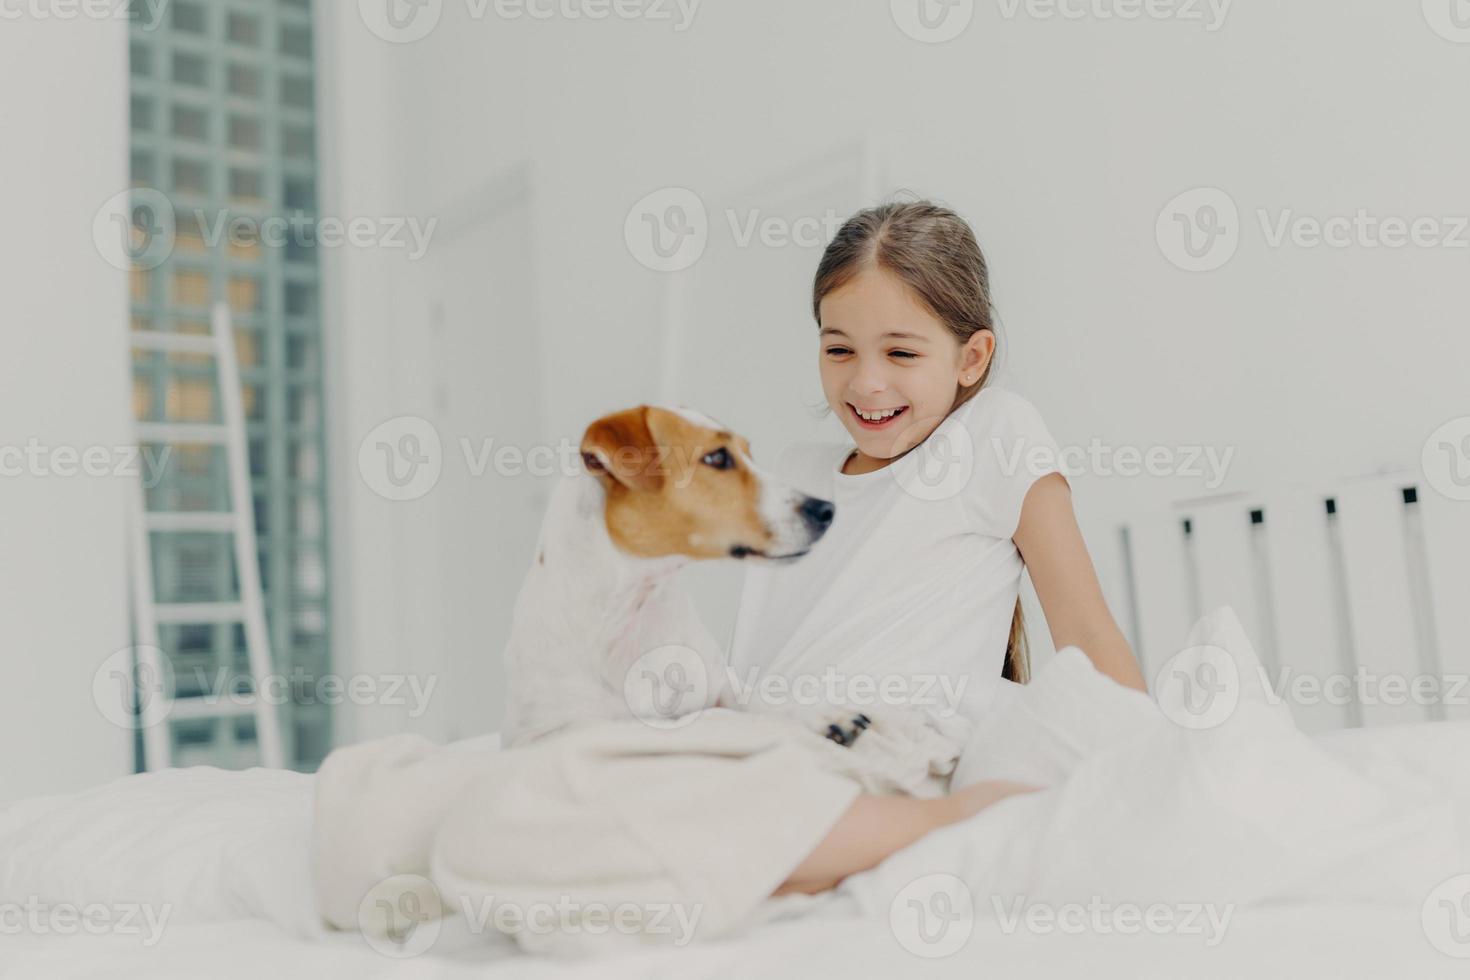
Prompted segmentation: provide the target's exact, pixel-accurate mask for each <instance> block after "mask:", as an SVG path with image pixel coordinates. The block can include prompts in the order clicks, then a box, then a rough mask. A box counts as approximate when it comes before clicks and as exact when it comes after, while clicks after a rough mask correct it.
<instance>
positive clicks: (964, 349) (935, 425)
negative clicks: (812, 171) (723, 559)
mask: <svg viewBox="0 0 1470 980" xmlns="http://www.w3.org/2000/svg"><path fill="white" fill-rule="evenodd" d="M812 301H813V313H814V315H815V317H816V322H817V327H818V331H817V336H818V365H819V373H820V375H821V382H822V391H823V394H824V395H825V396H826V401H827V404H828V406H829V407H830V409H831V410H832V411H833V412H835V413H836V414H837V417H838V419H839V420H840V421H841V422H842V425H843V427H844V428H845V429H846V430H847V433H848V434H849V435H850V436H851V442H850V443H842V444H815V445H813V444H801V445H797V446H794V447H791V448H790V449H788V450H787V451H786V452H785V453H783V454H782V455H781V457H780V459H779V460H778V462H777V463H776V467H775V468H776V469H777V470H778V471H780V472H782V473H783V475H786V476H788V477H789V478H791V479H792V480H794V481H795V482H797V483H798V484H799V485H801V486H802V487H803V489H806V490H809V491H810V492H811V493H814V494H817V495H818V496H822V497H825V498H827V499H829V500H832V501H834V502H835V503H836V511H837V514H836V520H835V521H834V523H833V526H832V528H831V530H830V531H829V532H828V533H827V535H826V537H825V538H824V539H823V540H822V541H821V543H820V544H819V545H818V546H817V547H816V548H815V549H814V550H813V552H812V553H811V554H810V555H808V556H807V557H806V558H804V559H803V560H802V561H800V562H797V563H795V564H794V565H790V566H785V567H776V568H767V567H761V568H754V567H753V568H751V569H750V571H749V572H748V573H747V578H746V588H745V590H744V593H743V595H742V601H741V609H740V613H739V616H738V618H737V628H736V634H735V641H734V643H733V644H732V653H731V663H732V666H733V667H734V668H735V671H736V674H737V676H738V675H739V674H740V673H741V672H742V671H745V672H751V671H754V672H758V673H775V674H779V675H782V676H784V677H786V678H787V679H788V680H790V679H794V678H796V677H800V676H803V675H809V674H817V673H822V674H827V675H830V674H832V673H833V672H834V671H836V672H837V673H838V674H839V679H840V677H843V676H845V677H847V678H849V679H851V678H859V677H860V678H864V683H865V684H867V681H868V679H871V680H872V681H873V682H876V683H886V684H888V687H887V688H886V690H887V691H889V692H893V693H894V694H895V695H896V696H899V697H903V696H905V695H907V696H908V700H909V702H910V703H913V704H916V705H917V706H921V707H927V708H928V709H929V710H930V711H931V712H937V713H941V714H942V713H945V712H949V713H953V714H958V715H960V716H961V717H962V718H966V719H969V720H972V721H973V720H974V719H975V718H977V717H978V716H979V714H980V713H981V712H983V711H984V710H985V706H986V704H987V703H989V701H990V700H991V698H992V697H993V695H994V694H995V691H996V688H997V686H998V685H1000V684H1002V683H1004V682H1005V681H1003V680H1002V678H1005V679H1006V680H1007V681H1014V682H1021V683H1024V682H1025V681H1026V680H1027V679H1028V678H1029V674H1030V665H1029V657H1028V652H1027V647H1026V634H1025V623H1024V620H1023V617H1022V612H1021V604H1020V601H1019V594H1020V585H1021V573H1022V571H1023V570H1025V571H1028V572H1029V573H1030V575H1031V580H1032V583H1033V585H1034V586H1035V589H1036V594H1037V596H1038V598H1039V599H1040V600H1041V606H1042V610H1043V612H1044V613H1045V615H1046V621H1047V625H1048V626H1049V627H1050V631H1051V636H1052V641H1053V642H1054V644H1055V645H1056V648H1057V649H1061V648H1063V647H1064V646H1068V645H1075V646H1078V647H1080V648H1081V649H1082V650H1083V651H1084V652H1085V653H1086V654H1087V656H1088V657H1089V658H1091V660H1092V662H1093V664H1094V665H1095V666H1096V667H1097V669H1098V670H1099V671H1101V672H1102V673H1104V674H1107V675H1109V676H1111V677H1112V678H1113V679H1115V680H1116V681H1118V682H1119V683H1120V684H1123V685H1126V686H1129V687H1133V688H1137V689H1139V690H1144V689H1145V685H1144V680H1143V676H1142V674H1141V672H1140V671H1139V668H1138V664H1137V662H1136V661H1135V659H1134V657H1133V654H1132V652H1131V651H1130V650H1129V648H1128V643H1127V641H1126V640H1125V639H1124V637H1123V634H1122V632H1121V631H1120V630H1119V629H1118V626H1117V624H1116V623H1115V622H1114V620H1113V617H1112V615H1111V614H1110V613H1109V611H1108V607H1107V604H1106V601H1105V600H1104V598H1103V594H1102V590H1101V588H1100V586H1099V584H1098V580H1097V576H1096V574H1095V572H1094V570H1093V565H1092V561H1091V559H1090V558H1089V556H1088V552H1087V547H1086V544H1085V543H1084V541H1083V538H1082V534H1081V531H1080V530H1079V529H1078V525H1077V520H1076V517H1075V515H1074V513H1073V509H1072V499H1071V488H1070V485H1069V484H1068V482H1067V479H1066V477H1065V476H1064V475H1063V474H1062V473H1061V472H1060V471H1059V469H1058V466H1057V462H1058V459H1057V457H1058V452H1057V446H1056V443H1055V442H1054V440H1053V439H1052V437H1051V434H1050V432H1049V431H1048V430H1047V427H1046V425H1045V423H1044V422H1043V421H1042V419H1041V416H1040V414H1039V413H1038V412H1037V410H1036V408H1035V407H1034V406H1033V405H1032V404H1031V403H1030V402H1029V401H1027V400H1026V399H1025V398H1023V397H1021V396H1020V395H1018V394H1016V393H1015V392H1012V391H1009V390H1006V389H1004V388H1000V387H997V386H994V385H991V384H988V382H989V379H990V375H991V369H992V364H993V360H994V355H995V352H996V334H995V325H994V319H993V310H992V306H991V301H990V284H989V273H988V269H987V267H986V263H985V259H984V256H983V255H982V254H981V252H980V248H979V246H978V245H977V244H976V241H975V236H974V234H973V232H972V231H971V230H970V227H969V225H968V224H966V222H965V221H964V220H963V219H962V218H960V217H959V216H958V215H957V214H955V213H954V212H953V211H951V210H949V209H947V208H943V207H940V206H938V205H936V204H933V203H931V202H927V201H918V202H911V203H894V204H886V205H882V206H880V207H874V208H869V209H867V210H864V211H860V212H858V213H857V214H856V215H854V216H853V217H852V218H850V219H849V220H848V221H847V222H846V223H844V224H843V226H842V227H841V229H840V230H839V231H838V232H837V235H836V236H835V238H834V239H833V241H832V242H831V243H830V244H829V245H828V246H827V249H826V251H825V253H824V254H823V256H822V260H821V263H820V265H819V266H818V269H817V273H816V281H815V284H814V287H813V297H812ZM829 689H830V685H829ZM864 689H865V690H866V689H867V688H866V687H865V688H864ZM925 691H927V695H925V696H926V697H927V698H928V700H927V702H921V701H920V700H919V698H920V696H921V695H923V694H924V692H925ZM848 700H849V701H851V700H852V699H851V698H849V699H848ZM870 703H871V702H870Z"/></svg>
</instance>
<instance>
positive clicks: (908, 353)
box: [889, 350, 919, 357]
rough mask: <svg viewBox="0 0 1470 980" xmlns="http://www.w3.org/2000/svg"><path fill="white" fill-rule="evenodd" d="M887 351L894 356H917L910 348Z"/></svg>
mask: <svg viewBox="0 0 1470 980" xmlns="http://www.w3.org/2000/svg"><path fill="white" fill-rule="evenodd" d="M889 353H890V354H892V355H893V356H894V357H918V356H919V355H918V354H915V353H914V352H913V351H911V350H895V351H889Z"/></svg>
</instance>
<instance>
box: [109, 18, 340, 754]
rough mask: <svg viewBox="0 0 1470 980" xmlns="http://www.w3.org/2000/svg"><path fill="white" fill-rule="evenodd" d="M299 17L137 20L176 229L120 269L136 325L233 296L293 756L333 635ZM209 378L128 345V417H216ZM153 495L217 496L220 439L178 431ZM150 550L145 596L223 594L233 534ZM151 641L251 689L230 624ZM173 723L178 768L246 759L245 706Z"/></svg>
mask: <svg viewBox="0 0 1470 980" xmlns="http://www.w3.org/2000/svg"><path fill="white" fill-rule="evenodd" d="M311 16H312V10H311V3H310V0H207V2H206V0H170V3H169V4H168V5H167V7H166V9H165V14H164V17H163V21H162V23H161V24H157V25H155V24H153V23H152V22H151V21H150V19H149V18H145V17H139V18H135V19H134V20H133V22H132V23H133V31H132V35H131V37H130V45H131V57H130V71H131V100H130V104H131V120H130V124H131V141H132V153H131V161H132V162H131V169H132V184H133V186H134V187H135V188H152V189H154V190H157V191H159V192H161V193H162V194H163V195H165V196H166V197H167V198H168V199H169V201H170V203H171V204H172V206H173V210H174V220H175V226H176V234H175V238H174V243H173V248H172V250H171V251H170V252H169V253H168V258H167V259H166V260H165V261H164V262H163V263H162V264H160V265H158V266H156V267H155V268H150V269H144V268H139V269H136V270H135V271H134V273H133V276H132V299H131V302H132V325H133V329H135V330H158V331H164V332H169V331H173V332H179V333H207V332H208V331H209V306H210V304H211V303H213V302H214V301H216V300H218V299H224V300H226V301H227V302H228V303H229V305H230V307H231V309H232V311H233V316H234V325H235V346H236V350H237V351H238V353H239V361H240V371H241V384H242V387H243V393H244V403H245V415H246V418H247V426H248V437H249V449H250V451H249V460H250V475H251V482H252V486H253V492H254V499H253V501H252V502H251V503H252V506H253V508H254V513H255V520H256V531H257V535H258V537H259V560H260V574H261V582H262V585H263V587H264V591H265V597H266V619H267V623H268V627H269V632H270V638H271V652H272V656H273V658H274V664H275V667H274V672H275V673H276V674H277V675H278V676H279V677H280V678H281V679H282V681H283V682H284V683H283V684H278V687H277V691H278V692H280V693H286V692H289V696H290V703H288V704H284V705H282V706H281V709H280V711H281V716H282V724H283V730H282V737H283V740H284V743H285V745H286V751H287V758H288V759H289V760H291V763H292V764H293V765H294V766H296V767H297V768H301V769H307V770H310V769H314V768H315V767H316V765H317V763H318V762H320V760H321V758H322V756H323V755H325V753H326V752H327V751H328V749H329V748H330V744H329V739H330V724H331V720H330V705H327V704H324V703H322V697H321V691H322V688H321V686H320V685H319V684H318V681H319V680H320V679H321V678H324V677H326V676H327V674H328V671H329V670H330V664H331V636H330V631H329V630H328V621H329V606H328V598H329V589H328V586H329V581H328V574H327V571H328V563H327V558H328V555H327V515H326V495H325V493H326V488H325V486H324V474H325V467H324V466H323V465H322V462H323V459H324V448H325V447H324V432H323V422H322V410H321V401H322V358H321V323H320V321H319V317H318V313H317V311H318V309H319V306H320V304H319V302H318V292H319V290H320V288H321V285H320V275H319V271H318V263H317V256H316V248H315V240H314V236H312V235H311V233H310V231H309V229H310V228H311V227H312V226H313V223H314V219H315V218H316V210H315V209H316V179H317V177H316V113H315V100H314V91H315V75H314V70H315V66H314V64H313V50H314V44H313V32H312V19H311ZM271 218H275V219H278V220H280V219H285V220H287V221H289V222H290V223H289V224H284V225H279V226H278V227H279V228H281V229H284V231H285V237H286V240H285V241H284V242H282V241H280V240H279V236H277V237H275V238H267V239H266V240H262V238H261V236H260V235H259V234H257V233H256V232H257V231H258V229H260V228H261V227H262V222H263V221H265V219H271ZM293 229H302V230H300V231H296V230H293ZM215 389H216V384H215V380H214V365H213V362H212V360H211V359H209V358H206V357H200V356H198V355H191V354H185V353H175V352H162V351H138V352H136V353H135V355H134V362H133V404H134V411H135V413H136V415H137V416H138V417H139V418H140V419H142V420H147V421H170V422H217V421H219V420H220V406H219V398H218V392H217V391H216V390H215ZM148 493H149V501H148V505H149V507H150V508H155V509H163V510H186V509H197V510H221V509H224V508H225V507H227V506H228V504H229V500H228V477H227V472H226V470H225V454H224V449H223V448H222V447H218V446H180V447H175V449H174V450H173V451H172V453H171V455H170V456H169V457H168V461H167V465H166V466H165V467H164V475H163V478H162V479H161V480H160V481H158V483H157V485H156V486H154V487H152V488H150V489H149V491H148ZM153 548H154V566H155V567H154V576H155V588H156V591H157V596H158V601H160V602H169V601H180V602H192V601H208V600H227V599H232V598H236V597H237V594H238V593H237V590H238V584H237V583H236V581H235V576H234V570H233V564H232V553H231V546H230V540H229V538H228V536H226V535H212V534H206V533H200V534H166V535H164V534H160V535H156V536H155V537H154V540H153ZM160 640H161V645H162V646H163V648H164V650H165V651H166V652H167V653H168V654H169V657H170V661H171V663H172V664H173V668H174V676H175V683H176V696H178V697H181V698H182V697H192V696H202V695H204V694H207V693H220V692H221V691H223V690H226V689H233V690H236V691H241V692H245V691H248V690H249V668H248V665H247V662H246V656H245V643H244V636H243V630H242V629H241V627H240V626H239V625H237V624H225V625H182V626H162V627H160ZM230 685H233V688H229V686H230ZM326 690H327V691H331V690H332V689H331V688H327V689H326ZM170 725H171V729H172V735H173V740H174V758H175V761H176V764H178V765H192V764H207V765H219V766H227V767H241V766H249V765H254V764H256V762H257V757H256V754H255V731H254V719H253V718H251V717H250V716H248V715H246V716H242V717H237V718H223V719H198V720H192V719H191V720H188V721H173V722H170Z"/></svg>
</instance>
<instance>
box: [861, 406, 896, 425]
mask: <svg viewBox="0 0 1470 980" xmlns="http://www.w3.org/2000/svg"><path fill="white" fill-rule="evenodd" d="M855 411H856V412H857V413H858V415H860V416H862V417H863V418H864V419H866V420H867V421H869V422H882V421H883V420H884V419H891V418H893V416H895V415H897V414H898V413H899V412H901V411H903V409H899V408H891V409H889V410H888V411H886V412H865V411H863V410H862V409H860V408H858V409H855Z"/></svg>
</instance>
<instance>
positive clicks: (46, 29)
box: [0, 18, 132, 803]
mask: <svg viewBox="0 0 1470 980" xmlns="http://www.w3.org/2000/svg"><path fill="white" fill-rule="evenodd" d="M126 37H127V30H126V26H125V24H124V23H123V22H122V21H120V20H104V21H66V22H62V21H56V20H52V21H40V20H35V19H30V18H20V19H14V20H6V21H5V22H4V28H3V30H0V92H3V93H5V94H4V96H3V97H0V133H3V134H4V137H3V139H4V150H3V159H4V163H3V167H0V169H3V173H4V184H5V200H6V207H5V225H6V234H5V235H3V236H0V270H3V273H0V283H3V288H0V338H3V342H4V354H3V356H0V447H5V448H6V449H7V450H13V449H15V448H21V449H24V448H26V447H28V446H34V447H35V448H36V450H40V449H44V450H46V452H45V454H44V455H41V454H40V453H39V452H33V453H32V454H31V459H33V460H36V461H37V462H35V463H22V461H21V460H19V459H17V458H16V457H15V455H14V453H13V452H10V453H9V454H8V455H7V457H6V458H5V459H3V460H0V462H3V463H4V465H5V467H6V473H5V474H4V475H0V649H3V651H4V652H3V654H0V656H3V663H4V665H5V677H4V683H3V684H0V734H3V736H4V741H5V745H6V746H7V750H6V752H5V765H4V766H3V768H0V803H4V802H7V801H9V800H13V799H18V798H21V797H25V796H31V795H37V794H43V793H56V792H65V791H70V790H75V789H81V788H83V787H86V786H91V785H94V784H96V783H98V782H100V781H102V780H104V779H108V778H111V777H113V776H118V775H122V774H124V773H127V772H131V771H132V741H131V734H130V733H129V732H127V731H125V730H124V729H122V728H120V727H118V726H116V725H114V724H112V723H111V722H109V721H108V720H107V718H106V717H105V716H104V714H103V712H102V711H101V710H100V709H99V707H98V705H97V703H96V702H95V701H94V698H93V687H92V681H93V675H94V673H95V672H96V671H97V669H98V668H99V667H100V666H102V664H103V662H104V661H105V660H106V659H107V658H108V656H109V655H110V654H112V653H113V652H114V651H117V650H119V649H122V648H125V647H127V646H128V645H129V643H130V639H129V635H128V617H127V600H126V594H125V590H126V577H125V557H124V543H125V542H124V536H123V513H124V503H125V499H126V498H125V496H124V493H125V490H126V487H127V483H126V478H124V477H107V476H98V477H87V476H84V475H80V474H77V475H61V474H65V473H68V472H71V467H73V466H79V465H80V464H79V462H78V461H76V460H73V461H72V462H70V463H68V461H67V457H66V455H65V452H63V453H62V455H60V456H59V457H58V456H55V455H53V454H52V451H53V450H57V449H68V450H75V451H77V452H85V451H86V450H87V449H88V448H92V447H101V449H102V450H105V451H107V452H108V453H109V455H110V454H112V453H113V452H115V451H117V450H118V449H119V448H120V447H123V446H126V445H127V443H128V442H129V440H130V438H131V434H130V429H129V426H128V390H129V388H128V383H129V368H128V360H127V352H126V347H125V344H126V338H127V329H128V324H127V309H128V293H127V281H126V278H125V274H124V273H123V272H121V271H118V270H117V269H115V268H113V267H112V266H110V265H108V264H107V263H106V262H104V261H103V259H102V257H101V255H100V254H99V252H98V249H97V247H96V246H95V245H94V244H93V239H92V221H93V216H94V214H95V213H96V212H97V210H98V208H99V207H100V206H101V205H102V204H103V202H105V201H107V200H108V199H109V198H110V197H112V196H113V195H114V194H117V193H118V192H119V191H122V190H124V189H125V188H126V187H127V181H128V174H127V168H128V162H127V160H128V158H127V146H128V135H127V46H126ZM67 65H70V66H75V65H86V66H87V67H86V70H85V71H84V72H77V71H67V70H60V71H59V70H58V66H67ZM32 440H34V443H33V442H32ZM18 464H19V469H20V472H19V473H18V474H17V473H15V468H16V467H17V465H18Z"/></svg>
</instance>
